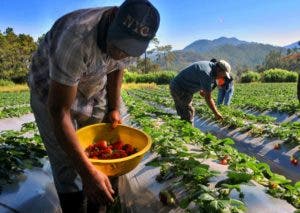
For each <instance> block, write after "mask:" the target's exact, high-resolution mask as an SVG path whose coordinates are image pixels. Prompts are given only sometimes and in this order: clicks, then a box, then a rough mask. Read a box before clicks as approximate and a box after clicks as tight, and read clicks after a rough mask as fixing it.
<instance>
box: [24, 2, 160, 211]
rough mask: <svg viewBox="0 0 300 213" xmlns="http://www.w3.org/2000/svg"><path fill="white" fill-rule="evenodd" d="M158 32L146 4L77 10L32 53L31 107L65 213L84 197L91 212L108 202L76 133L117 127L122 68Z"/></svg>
mask: <svg viewBox="0 0 300 213" xmlns="http://www.w3.org/2000/svg"><path fill="white" fill-rule="evenodd" d="M158 26H159V13H158V11H157V10H156V8H155V7H154V6H153V5H152V4H151V3H150V2H148V1H147V0H127V1H125V2H124V3H123V4H122V5H121V6H120V7H103V8H93V9H82V10H77V11H74V12H71V13H69V14H66V15H65V16H63V17H61V18H60V19H58V20H57V21H56V22H55V23H54V25H53V27H52V28H51V30H50V31H49V32H48V33H47V34H46V36H45V38H44V40H43V41H42V42H41V43H40V45H39V48H38V50H37V51H36V53H35V54H34V56H33V59H32V65H31V70H30V75H29V86H30V92H31V107H32V110H33V113H34V116H35V119H36V122H37V125H38V128H39V131H40V134H41V137H42V139H43V142H44V144H45V147H46V149H47V153H48V156H49V160H50V163H51V168H52V172H53V177H54V182H55V186H56V190H57V192H58V196H59V199H60V204H61V207H62V210H63V211H64V212H72V213H74V212H80V211H84V210H83V208H85V204H84V203H85V197H87V200H88V204H87V206H88V207H87V209H88V211H89V212H94V211H95V212H98V210H99V209H103V205H105V204H108V203H110V202H113V194H114V191H113V189H112V186H111V183H110V180H109V179H108V177H107V176H106V175H105V174H103V173H101V172H99V171H98V170H96V169H95V168H94V167H93V165H92V164H91V163H90V162H89V160H88V158H87V156H86V154H85V153H84V150H83V149H82V148H81V147H80V145H79V141H78V139H77V137H76V134H75V130H76V129H77V128H79V127H82V126H85V125H87V124H93V123H98V122H101V121H103V119H104V118H105V119H106V120H105V121H108V122H111V123H113V124H114V125H116V124H117V123H120V122H121V118H120V113H119V107H120V99H121V98H120V89H121V83H122V77H123V68H124V62H126V61H127V60H128V59H126V58H128V57H129V56H139V55H141V54H142V53H143V52H144V51H145V50H146V48H147V46H148V44H149V42H150V40H151V39H152V38H153V37H154V36H155V33H156V31H157V29H158ZM83 190H84V192H83ZM100 207H101V208H100Z"/></svg>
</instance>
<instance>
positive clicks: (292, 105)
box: [0, 83, 300, 212]
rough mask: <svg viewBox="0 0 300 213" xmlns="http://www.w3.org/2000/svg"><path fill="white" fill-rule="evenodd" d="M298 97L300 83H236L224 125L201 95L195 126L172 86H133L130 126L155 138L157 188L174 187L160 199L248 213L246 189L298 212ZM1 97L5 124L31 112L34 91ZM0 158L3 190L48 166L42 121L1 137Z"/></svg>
mask: <svg viewBox="0 0 300 213" xmlns="http://www.w3.org/2000/svg"><path fill="white" fill-rule="evenodd" d="M296 97H297V94H296V84H295V83H265V84H264V83H251V84H236V85H235V93H234V96H233V100H232V104H231V105H230V106H229V107H228V106H222V107H220V108H219V110H220V112H221V114H222V115H223V116H224V119H223V120H222V121H218V122H217V121H215V120H214V116H213V113H212V112H211V111H210V109H209V108H208V107H207V106H206V104H205V100H204V99H203V98H202V97H201V96H200V95H199V94H195V95H194V99H193V106H194V107H195V110H196V117H195V121H194V126H192V125H190V124H189V123H186V122H184V121H182V120H180V119H179V116H177V114H176V112H175V110H174V109H175V108H174V102H173V100H172V98H171V95H170V93H169V87H168V85H155V84H140V85H138V84H132V85H129V84H128V85H124V87H123V90H122V98H123V102H124V104H125V106H126V110H127V113H128V114H129V115H130V124H131V125H134V126H137V127H138V128H140V129H142V130H143V131H145V132H146V133H148V134H149V135H150V136H151V138H152V140H153V146H152V148H151V153H152V154H153V155H155V157H154V158H153V160H151V161H150V162H148V163H147V164H146V167H151V168H152V167H155V168H159V174H158V175H157V176H156V177H155V180H154V182H155V183H156V184H163V183H167V182H168V183H169V184H166V185H165V187H164V188H162V189H161V190H160V193H159V196H158V197H157V199H158V200H159V199H160V200H161V201H162V202H164V203H165V204H166V205H168V206H170V208H180V209H184V211H185V210H186V211H196V212H202V211H208V210H209V212H247V209H249V208H253V206H251V204H249V202H247V198H248V197H249V195H248V194H247V190H244V189H245V186H248V187H249V186H251V187H252V186H253V187H259V189H260V190H261V191H263V193H265V194H267V195H268V196H271V197H273V198H275V199H278V200H280V201H284V202H285V203H286V204H288V205H290V206H291V208H292V209H293V210H296V209H299V208H300V181H299V180H300V164H298V160H300V119H299V116H298V113H299V104H298V101H297V98H296ZM0 98H1V103H0V118H1V119H4V118H6V119H7V118H16V117H20V116H22V115H25V114H28V113H30V112H31V110H30V106H29V92H28V91H22V92H2V93H0ZM214 98H216V92H214ZM0 121H1V120H0ZM28 133H29V135H30V136H29V137H28ZM26 150H31V152H26ZM0 153H1V158H0V159H1V160H0V162H1V166H0V168H1V171H0V173H1V178H2V179H1V183H2V184H7V183H11V182H13V181H15V178H14V177H15V176H18V175H19V174H20V173H22V171H23V170H24V169H26V168H32V167H35V166H41V165H40V163H39V161H37V159H38V158H41V157H44V156H45V155H46V153H45V150H44V148H43V146H42V143H41V138H40V137H39V135H38V131H37V127H36V125H35V123H34V122H30V123H27V124H24V125H23V127H22V129H21V130H20V131H12V130H9V131H2V132H1V133H0ZM7 159H9V160H7ZM217 168H219V169H217ZM220 169H221V170H220ZM212 180H215V182H213V181H212ZM170 183H171V184H170ZM2 184H1V185H2ZM179 191H180V192H182V191H184V193H179ZM233 194H234V196H233ZM249 205H250V206H249ZM195 209H196V210H195ZM286 212H292V211H286Z"/></svg>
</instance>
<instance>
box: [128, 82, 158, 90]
mask: <svg viewBox="0 0 300 213" xmlns="http://www.w3.org/2000/svg"><path fill="white" fill-rule="evenodd" d="M156 88H157V85H156V84H155V83H124V84H123V85H122V89H125V90H126V89H156Z"/></svg>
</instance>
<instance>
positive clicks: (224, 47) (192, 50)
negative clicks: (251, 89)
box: [169, 37, 300, 72]
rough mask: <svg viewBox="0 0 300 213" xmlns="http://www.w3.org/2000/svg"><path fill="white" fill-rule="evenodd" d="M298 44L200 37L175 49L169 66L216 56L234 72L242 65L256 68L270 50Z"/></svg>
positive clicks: (181, 66)
mask: <svg viewBox="0 0 300 213" xmlns="http://www.w3.org/2000/svg"><path fill="white" fill-rule="evenodd" d="M297 45H299V43H298V42H295V43H293V44H290V45H287V46H284V47H279V46H273V45H270V44H262V43H257V42H247V41H242V40H239V39H237V38H234V37H232V38H227V37H220V38H218V39H214V40H207V39H200V40H197V41H194V42H192V43H191V44H189V45H187V46H186V47H185V48H183V49H182V50H175V51H173V52H172V53H173V54H174V56H175V60H174V62H173V64H172V65H171V66H170V67H169V68H171V69H176V70H179V69H182V68H184V67H186V66H187V65H189V64H191V63H193V62H195V61H200V60H210V59H212V58H216V59H225V60H227V61H228V62H229V63H230V64H231V66H232V68H233V72H235V70H236V69H237V68H241V67H243V68H245V67H246V68H248V69H254V68H255V67H256V66H258V65H261V64H262V63H263V61H264V59H265V57H266V55H267V54H269V53H270V51H280V52H282V53H284V54H285V53H286V52H287V49H288V48H293V47H297ZM299 48H300V46H299Z"/></svg>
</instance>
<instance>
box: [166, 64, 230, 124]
mask: <svg viewBox="0 0 300 213" xmlns="http://www.w3.org/2000/svg"><path fill="white" fill-rule="evenodd" d="M230 70H231V67H230V64H229V63H228V62H226V61H225V60H220V61H215V62H212V61H199V62H195V63H193V64H192V65H190V66H188V67H187V68H185V69H183V70H182V71H181V72H180V73H179V74H178V75H177V76H176V77H175V78H174V79H173V80H172V81H171V83H170V91H171V95H172V97H173V99H174V103H175V108H176V111H177V114H178V115H179V116H180V117H181V119H183V120H186V121H188V122H190V123H192V122H193V118H194V114H195V109H194V108H193V106H192V99H193V95H194V93H196V92H200V95H201V96H203V97H204V98H205V101H206V103H207V105H208V106H209V108H210V109H211V110H212V112H213V113H214V115H215V118H216V119H217V120H219V119H223V117H222V115H221V113H220V112H219V111H218V109H217V107H216V105H215V102H214V100H213V99H212V96H211V91H212V84H213V83H214V82H215V80H216V79H217V78H222V77H225V76H227V77H228V78H230V75H229V73H230Z"/></svg>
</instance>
